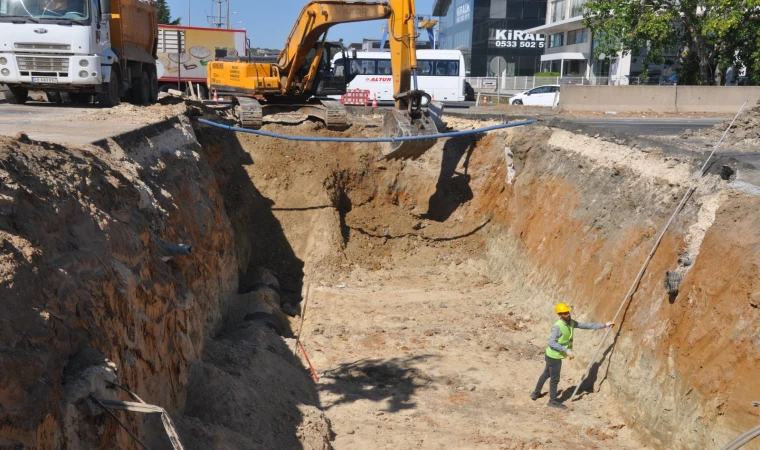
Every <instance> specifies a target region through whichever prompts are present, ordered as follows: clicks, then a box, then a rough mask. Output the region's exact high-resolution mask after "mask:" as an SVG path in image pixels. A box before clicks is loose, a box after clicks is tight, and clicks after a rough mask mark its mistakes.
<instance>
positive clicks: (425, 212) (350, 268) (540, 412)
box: [232, 117, 644, 449]
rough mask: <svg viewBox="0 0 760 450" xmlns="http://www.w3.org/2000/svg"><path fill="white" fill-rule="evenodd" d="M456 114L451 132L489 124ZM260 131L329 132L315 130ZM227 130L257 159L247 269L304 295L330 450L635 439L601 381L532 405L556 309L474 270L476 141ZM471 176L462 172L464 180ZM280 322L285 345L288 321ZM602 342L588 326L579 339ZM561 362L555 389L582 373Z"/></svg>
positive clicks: (478, 242) (499, 139) (481, 252)
mask: <svg viewBox="0 0 760 450" xmlns="http://www.w3.org/2000/svg"><path fill="white" fill-rule="evenodd" d="M371 119H372V117H364V118H362V119H360V120H356V121H355V125H354V126H353V127H352V129H351V131H350V134H351V135H354V136H372V135H374V134H376V133H378V132H379V129H378V128H377V127H376V126H374V125H372V124H371V122H372V120H371ZM452 120H453V122H452V123H450V124H449V125H451V126H454V127H455V128H457V129H464V128H468V127H477V126H483V125H485V124H480V123H477V122H471V121H466V120H458V119H452ZM358 122H362V123H358ZM364 122H366V123H364ZM265 128H266V129H267V130H268V131H276V132H285V133H288V134H296V135H302V134H309V133H315V132H316V133H318V134H320V135H330V134H332V132H329V131H326V130H324V129H322V128H321V127H320V126H319V125H315V124H313V123H303V124H300V125H297V126H290V127H286V126H281V125H274V124H269V125H266V126H265ZM504 137H505V135H504V134H498V133H497V134H495V135H494V136H491V137H485V138H483V139H482V140H481V141H480V144H481V145H483V146H484V147H481V148H488V147H489V146H490V145H497V146H498V145H503V142H504V141H503V138H504ZM238 138H239V139H240V142H241V145H242V147H243V148H244V149H245V150H246V152H247V153H248V154H249V155H250V157H251V160H252V161H253V162H252V164H249V165H246V168H245V170H246V174H247V177H248V179H249V180H250V181H251V182H252V183H253V184H254V185H255V186H256V189H257V190H256V193H257V195H259V196H260V197H261V199H265V200H264V201H262V200H257V201H256V206H253V207H254V210H255V213H253V215H252V216H251V217H253V218H255V220H257V221H258V223H259V224H260V225H259V227H255V228H254V229H251V230H249V233H253V238H252V241H253V242H254V244H253V246H254V251H253V252H252V265H257V264H260V265H265V266H266V267H270V268H272V269H273V270H274V271H275V272H277V273H278V274H280V275H281V279H280V282H281V284H282V287H283V292H284V294H285V295H286V296H287V295H288V293H290V296H291V297H294V300H299V299H298V298H297V297H298V294H300V293H302V292H306V291H309V292H310V295H309V299H308V311H307V312H306V320H305V325H304V328H303V336H302V340H303V342H304V345H305V347H306V349H307V352H308V353H309V356H310V358H311V361H312V363H313V364H314V365H315V368H316V370H317V373H318V375H319V377H320V381H319V382H318V383H317V384H316V386H315V387H316V390H317V392H318V394H319V405H320V407H321V409H322V410H323V411H324V412H325V414H326V416H327V418H329V420H330V423H331V427H332V432H333V433H334V438H333V440H332V442H331V444H332V445H333V446H334V448H337V449H353V448H425V449H437V448H479V449H491V448H505V449H511V448H515V449H522V448H557V447H564V448H578V449H580V448H642V447H644V445H643V444H642V443H641V442H639V441H637V440H636V438H635V437H634V436H633V432H632V431H630V430H629V428H628V427H626V426H625V425H624V423H623V421H622V419H621V418H620V416H619V414H618V411H617V406H616V403H615V401H614V400H613V398H612V396H611V395H610V394H609V393H608V392H607V388H606V386H605V384H604V383H602V388H601V391H599V392H597V393H594V394H593V395H584V396H582V397H581V399H580V400H579V401H577V402H573V403H572V405H571V407H572V411H571V412H560V411H558V410H554V409H550V408H548V407H547V406H546V402H547V401H548V398H547V396H545V397H543V398H541V399H540V400H538V401H535V402H534V401H531V400H530V398H529V393H530V392H531V390H532V389H533V387H534V386H535V382H536V380H537V378H538V375H539V374H540V373H541V371H542V370H543V366H544V361H543V354H544V349H545V346H546V340H547V338H548V333H549V329H550V327H551V324H552V323H553V319H552V316H553V314H551V312H549V313H547V314H544V312H541V313H540V314H537V313H536V312H535V311H530V310H529V309H528V308H527V307H526V306H524V304H523V302H522V301H521V298H520V297H522V296H534V295H537V294H536V293H535V292H531V291H530V290H529V289H528V288H527V287H526V286H523V285H522V280H519V279H515V280H510V279H495V278H490V277H489V276H487V275H484V273H485V267H484V266H485V264H486V262H485V258H486V248H485V247H484V243H485V242H484V240H483V239H484V238H483V236H482V234H478V233H477V232H473V230H475V231H477V230H479V229H481V228H482V227H483V226H485V225H484V224H479V223H475V221H476V220H483V219H482V218H476V217H475V216H473V215H472V211H473V210H472V207H473V205H471V204H470V203H469V202H468V199H469V198H471V196H472V192H470V193H469V194H468V193H467V191H468V190H469V189H470V188H469V187H468V186H467V183H469V181H465V179H466V180H469V178H462V177H464V175H463V174H462V171H464V172H465V173H466V172H467V169H466V167H465V168H464V169H463V168H462V166H461V164H462V163H464V164H465V165H466V162H465V161H466V160H465V159H460V158H462V157H463V156H464V155H465V153H467V152H468V151H469V152H472V151H473V150H474V149H475V145H476V141H474V140H473V141H470V140H460V141H455V142H448V143H440V144H438V145H437V146H436V147H434V148H433V149H432V150H430V152H429V153H430V156H429V157H426V158H423V159H422V160H420V161H417V162H414V163H411V162H409V163H399V162H393V163H383V162H380V163H378V162H375V158H374V155H375V154H376V151H377V150H376V149H375V148H373V147H372V146H360V145H358V144H350V145H336V146H330V147H320V146H318V145H305V144H303V143H297V144H291V143H288V142H283V141H276V142H275V141H272V140H269V139H262V138H258V137H254V136H249V135H238ZM492 142H493V144H491V143H492ZM444 147H445V148H444ZM468 149H469V150H468ZM441 151H443V154H444V155H445V156H444V158H446V159H447V162H446V163H444V164H442V163H441V160H440V157H441V156H440V155H441V153H440V152H441ZM449 153H453V154H452V155H449ZM449 157H451V160H450V161H448V158H449ZM468 159H469V157H468ZM452 164H453V167H450V166H451V165H452ZM442 166H443V168H442ZM403 167H405V168H404V169H403V170H405V172H404V177H403V179H402V178H400V177H399V170H402V168H403ZM478 170H479V171H486V172H481V173H483V174H484V173H487V170H488V169H487V168H486V167H479V168H478ZM449 171H451V173H449ZM441 173H443V175H441ZM449 176H452V177H453V179H452V180H449V179H448V177H449ZM396 177H399V178H396ZM439 177H443V178H444V180H443V182H442V183H443V184H441V185H440V186H439V188H440V189H437V188H436V180H437V179H439ZM458 180H459V181H463V182H464V184H463V183H460V182H459V181H458ZM481 182H483V180H482V179H480V180H478V181H475V180H474V179H473V181H472V184H473V187H472V189H473V190H474V189H475V188H476V186H477V185H479V184H480V183H481ZM235 189H237V188H235ZM415 190H416V191H415ZM304 193H306V194H307V195H304ZM428 197H429V201H425V202H422V201H419V199H420V198H428ZM449 202H451V203H452V204H449ZM250 203H254V201H251V202H250ZM454 204H456V205H461V204H464V205H465V206H463V207H462V208H459V209H457V207H456V206H454ZM430 205H432V206H430ZM241 210H247V207H242V208H241ZM232 214H233V217H232V220H233V223H239V222H240V220H239V219H235V216H234V214H235V213H234V212H233V213H232ZM269 214H271V215H272V216H273V217H272V218H271V219H269V218H267V216H268V215H269ZM280 235H281V237H280ZM265 236H268V242H264V243H261V242H259V241H260V240H262V239H264V238H265ZM281 240H282V241H286V242H287V244H288V245H287V246H285V248H281V246H280V244H279V242H280V241H281ZM289 261H290V262H289ZM300 271H302V272H300ZM294 272H297V273H302V274H303V284H300V283H298V281H299V280H300V277H298V276H296V277H292V274H293V273H294ZM283 301H284V302H285V301H286V299H283ZM299 306H300V307H303V306H304V302H301V303H300V305H296V307H299ZM523 308H524V309H523ZM579 317H580V316H579ZM580 318H582V319H587V320H591V319H592V318H591V317H588V316H584V317H580ZM595 319H597V320H598V321H602V320H603V318H595ZM290 328H291V329H292V330H293V333H294V334H293V336H291V337H290V338H288V339H286V340H287V341H288V344H289V347H291V348H292V347H293V344H294V342H295V340H294V339H293V337H294V336H295V334H296V333H297V331H298V328H299V318H298V317H293V318H290ZM600 337H601V335H597V336H594V332H590V331H589V332H586V333H583V334H582V335H581V336H580V338H579V339H589V340H594V342H596V340H597V339H599V338H600ZM588 357H590V355H586V357H585V358H583V360H584V361H585V360H587V359H588ZM579 359H580V358H579ZM304 364H305V362H304ZM564 369H565V372H564V375H563V378H562V382H561V385H560V388H562V389H564V391H563V392H562V395H563V396H564V398H567V397H569V395H570V393H571V392H570V391H569V389H570V388H572V387H574V386H575V384H574V381H577V380H578V379H579V376H580V373H581V372H582V370H583V367H582V363H579V362H577V361H576V362H574V363H569V364H566V365H565V368H564ZM304 371H306V366H305V365H304ZM547 390H548V384H547V385H546V386H545V388H544V393H546V392H547Z"/></svg>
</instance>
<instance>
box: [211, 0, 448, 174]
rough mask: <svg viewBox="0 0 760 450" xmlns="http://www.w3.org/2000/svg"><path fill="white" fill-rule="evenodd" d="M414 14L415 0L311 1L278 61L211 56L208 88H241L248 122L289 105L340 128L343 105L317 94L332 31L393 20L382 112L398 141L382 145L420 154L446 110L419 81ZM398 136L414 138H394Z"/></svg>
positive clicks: (391, 153)
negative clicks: (388, 87) (388, 89)
mask: <svg viewBox="0 0 760 450" xmlns="http://www.w3.org/2000/svg"><path fill="white" fill-rule="evenodd" d="M415 18H416V12H415V6H414V0H387V1H384V2H377V1H356V0H312V1H310V2H308V3H307V4H306V5H305V6H304V7H303V9H302V10H301V14H300V15H299V16H298V19H297V20H296V22H295V24H294V25H293V28H292V29H291V31H290V34H289V35H288V39H287V41H286V43H285V47H284V49H283V50H282V52H280V55H279V56H278V60H277V62H276V63H274V64H266V63H256V62H254V61H248V62H243V61H236V62H214V63H211V64H210V65H209V75H208V77H209V78H208V79H209V82H208V84H209V88H210V89H219V90H220V91H221V92H224V93H233V94H234V95H236V103H237V107H236V111H238V112H237V113H236V115H237V116H238V117H239V119H240V121H241V123H242V124H243V126H249V127H255V128H257V127H260V126H261V124H262V116H263V115H266V114H270V113H277V112H282V111H285V110H289V111H299V112H301V113H304V114H306V115H309V116H312V117H318V118H320V119H321V120H324V122H325V123H326V124H327V126H328V128H333V129H338V128H340V127H342V126H343V125H345V124H346V123H347V122H346V110H345V108H344V107H343V105H341V104H340V103H337V102H335V101H329V100H327V99H320V98H314V97H312V96H313V95H318V94H317V93H316V91H315V90H314V89H312V87H313V86H314V82H315V80H316V79H317V77H319V76H322V74H321V73H320V70H319V68H320V64H321V63H322V58H324V54H325V51H324V50H325V42H326V37H327V31H328V30H329V29H330V27H332V26H334V25H338V24H342V23H352V22H366V21H370V20H378V19H387V20H388V30H389V36H390V39H389V42H390V50H391V70H392V72H393V89H394V96H393V98H394V100H395V108H394V109H393V110H392V111H390V112H388V113H387V114H386V115H385V116H384V118H383V134H384V135H385V136H387V137H392V138H394V141H393V142H390V143H385V144H383V148H382V152H383V155H384V157H386V158H404V159H407V158H412V159H414V158H417V157H419V156H421V155H422V154H423V153H424V152H425V151H426V150H427V149H429V148H430V147H432V146H433V144H435V139H434V138H430V139H426V138H424V136H426V135H433V134H436V133H437V132H438V131H439V129H441V128H442V127H443V122H441V120H440V116H441V115H442V112H443V109H442V105H440V104H431V103H430V96H428V95H427V94H426V93H425V92H423V91H421V90H419V89H418V87H417V54H416V48H417V29H416V26H415ZM312 50H314V53H313V54H312V53H311V52H312ZM311 55H313V59H311V61H310V62H309V64H308V67H306V68H304V64H305V63H306V62H307V60H308V58H310V57H311ZM326 64H328V65H329V61H328V62H326ZM346 84H347V83H346ZM343 92H345V89H344V90H343ZM423 99H427V102H424V101H423ZM260 101H261V102H263V104H262V103H260ZM399 137H414V140H404V141H398V140H395V138H399Z"/></svg>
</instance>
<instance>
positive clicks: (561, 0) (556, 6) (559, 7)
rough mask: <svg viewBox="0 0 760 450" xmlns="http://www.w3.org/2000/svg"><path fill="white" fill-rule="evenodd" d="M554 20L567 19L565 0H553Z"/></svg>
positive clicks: (552, 17)
mask: <svg viewBox="0 0 760 450" xmlns="http://www.w3.org/2000/svg"><path fill="white" fill-rule="evenodd" d="M551 19H552V20H551V21H552V22H559V21H560V20H565V0H556V1H554V2H552V16H551Z"/></svg>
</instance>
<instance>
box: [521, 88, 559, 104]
mask: <svg viewBox="0 0 760 450" xmlns="http://www.w3.org/2000/svg"><path fill="white" fill-rule="evenodd" d="M559 91H560V89H559V85H558V84H547V85H545V86H539V87H537V88H533V89H531V90H529V91H525V92H521V93H519V94H516V95H514V96H513V97H512V98H510V99H509V104H510V105H531V106H554V97H555V96H556V97H557V102H559V94H558V93H559Z"/></svg>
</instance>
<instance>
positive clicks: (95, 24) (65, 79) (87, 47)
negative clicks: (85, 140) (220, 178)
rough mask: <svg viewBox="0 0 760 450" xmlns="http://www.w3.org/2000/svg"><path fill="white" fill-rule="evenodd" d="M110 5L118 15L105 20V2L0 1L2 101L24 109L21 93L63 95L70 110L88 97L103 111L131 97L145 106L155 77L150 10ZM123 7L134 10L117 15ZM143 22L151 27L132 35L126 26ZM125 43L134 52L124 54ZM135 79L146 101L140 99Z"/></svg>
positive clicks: (118, 1)
mask: <svg viewBox="0 0 760 450" xmlns="http://www.w3.org/2000/svg"><path fill="white" fill-rule="evenodd" d="M113 3H114V6H118V7H120V8H119V10H120V11H121V14H119V15H116V14H113V15H112V14H110V12H111V6H112V5H111V1H110V0H0V84H5V85H7V86H8V88H9V91H10V95H9V94H8V93H6V94H5V95H6V99H7V100H9V101H10V102H12V103H24V102H25V101H26V97H27V95H28V92H29V91H30V90H37V91H45V92H48V93H67V94H69V95H70V96H71V99H72V100H73V101H74V102H78V103H85V102H89V100H90V99H92V96H93V95H96V96H97V98H98V101H99V102H100V103H101V104H104V106H113V104H117V103H118V102H119V100H120V98H121V97H123V96H125V95H126V94H128V93H135V94H137V95H135V96H134V97H137V98H138V100H141V102H140V103H147V102H148V100H149V97H150V92H149V91H150V81H151V80H150V77H151V75H150V72H151V71H152V72H153V73H154V74H155V57H154V56H153V57H151V53H153V55H155V42H154V41H155V36H156V31H155V30H154V31H153V32H152V33H151V30H150V26H151V23H152V24H153V27H154V28H155V26H156V25H155V23H156V21H155V17H156V13H155V6H153V5H152V4H149V3H143V2H137V0H132V1H131V2H127V1H123V0H114V1H113ZM124 3H132V4H134V5H135V6H134V7H133V8H127V11H125V8H124V7H123V4H124ZM129 6H131V5H129ZM151 10H152V11H151ZM146 15H147V17H148V18H150V17H151V16H152V17H153V20H152V21H151V20H148V21H146V22H143V24H141V26H142V27H144V28H147V30H145V31H138V29H137V28H135V27H136V26H137V24H136V23H134V20H135V19H139V18H145V17H146ZM141 33H144V34H145V35H146V36H140V34H141ZM135 34H137V36H130V35H135ZM149 40H150V41H151V42H148V41H149ZM130 43H132V44H134V43H137V44H138V45H136V46H135V45H132V46H131V47H137V48H136V50H138V51H137V52H134V51H133V52H132V54H129V53H128V51H129V50H130V46H129V45H125V44H130ZM139 44H142V45H139ZM149 46H152V47H153V48H149ZM140 47H142V48H140ZM131 50H135V48H131ZM139 50H142V51H139ZM151 50H152V51H151ZM151 60H152V61H151ZM135 62H138V63H139V64H138V66H139V67H137V70H135V67H133V66H134V63H135ZM151 65H152V66H153V67H152V68H151V67H150V66H151ZM112 72H115V73H113V74H112ZM143 72H146V76H147V88H148V89H147V90H148V92H147V93H146V92H142V91H143V90H144V89H143V86H142V84H143V80H142V79H141V78H142V76H143ZM111 83H114V84H115V86H113V85H111ZM133 88H134V89H133ZM133 91H134V92H133ZM137 91H140V92H137ZM109 94H110V98H109Z"/></svg>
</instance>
